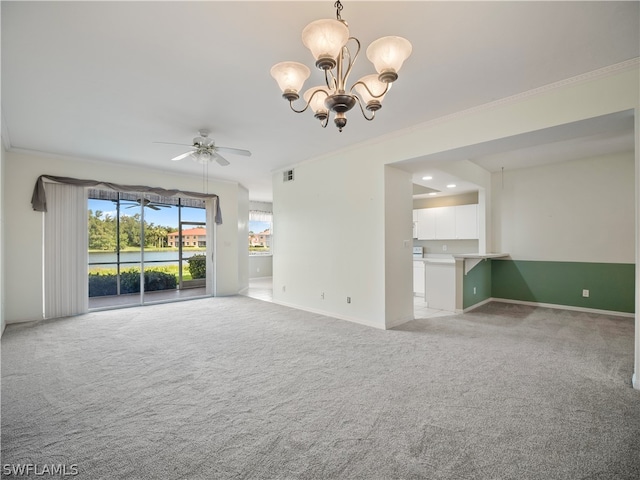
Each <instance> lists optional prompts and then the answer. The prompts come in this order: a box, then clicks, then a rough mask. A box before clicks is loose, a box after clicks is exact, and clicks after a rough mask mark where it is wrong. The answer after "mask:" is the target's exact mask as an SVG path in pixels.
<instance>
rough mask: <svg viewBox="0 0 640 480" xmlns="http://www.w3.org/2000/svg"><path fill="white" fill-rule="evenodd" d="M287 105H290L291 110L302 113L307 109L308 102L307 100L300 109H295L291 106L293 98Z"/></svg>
mask: <svg viewBox="0 0 640 480" xmlns="http://www.w3.org/2000/svg"><path fill="white" fill-rule="evenodd" d="M289 106H290V107H291V110H293V111H294V112H296V113H303V112H306V111H307V108H309V102H307V104H306V105H305V106H304V108H303V109H302V110H296V109H295V108H293V100H289Z"/></svg>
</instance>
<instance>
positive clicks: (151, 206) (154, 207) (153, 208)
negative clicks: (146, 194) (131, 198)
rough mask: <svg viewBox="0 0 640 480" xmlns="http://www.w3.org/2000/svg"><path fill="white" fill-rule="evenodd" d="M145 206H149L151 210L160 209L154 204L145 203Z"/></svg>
mask: <svg viewBox="0 0 640 480" xmlns="http://www.w3.org/2000/svg"><path fill="white" fill-rule="evenodd" d="M145 206H146V207H149V208H150V209H151V210H155V211H156V212H157V211H158V210H160V207H156V206H155V205H145Z"/></svg>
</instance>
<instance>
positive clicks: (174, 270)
mask: <svg viewBox="0 0 640 480" xmlns="http://www.w3.org/2000/svg"><path fill="white" fill-rule="evenodd" d="M131 269H133V270H135V271H137V272H139V271H140V269H139V268H135V267H125V268H122V270H121V271H124V270H131ZM145 271H156V272H164V273H169V274H173V275H175V276H176V278H178V265H163V266H161V267H146V268H145ZM116 273H117V270H116V268H115V267H113V268H100V267H94V268H90V269H89V274H90V275H97V274H100V275H109V274H111V275H115V274H116ZM182 280H191V273H189V269H188V268H186V267H185V268H183V269H182Z"/></svg>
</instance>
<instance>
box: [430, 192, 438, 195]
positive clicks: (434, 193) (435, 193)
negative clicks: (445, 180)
mask: <svg viewBox="0 0 640 480" xmlns="http://www.w3.org/2000/svg"><path fill="white" fill-rule="evenodd" d="M437 194H438V192H431V193H429V195H437Z"/></svg>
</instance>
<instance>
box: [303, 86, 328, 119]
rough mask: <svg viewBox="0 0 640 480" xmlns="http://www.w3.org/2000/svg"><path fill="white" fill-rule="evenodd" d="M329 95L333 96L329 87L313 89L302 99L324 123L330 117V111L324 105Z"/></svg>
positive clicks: (305, 93)
mask: <svg viewBox="0 0 640 480" xmlns="http://www.w3.org/2000/svg"><path fill="white" fill-rule="evenodd" d="M329 95H331V90H329V89H328V88H327V87H312V88H310V89H309V90H307V91H306V92H304V95H303V96H302V98H304V101H305V102H307V104H308V105H309V107H310V108H311V111H312V112H313V113H314V116H315V117H316V118H318V119H320V120H322V121H324V120H326V119H327V117H328V116H329V110H327V106H326V105H325V104H324V101H325V100H326V99H327V97H328V96H329Z"/></svg>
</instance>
